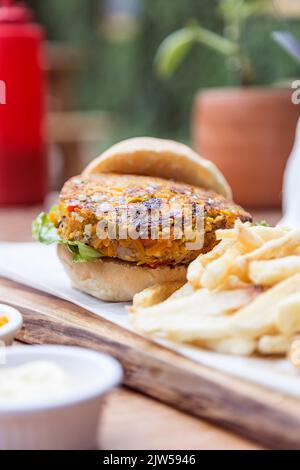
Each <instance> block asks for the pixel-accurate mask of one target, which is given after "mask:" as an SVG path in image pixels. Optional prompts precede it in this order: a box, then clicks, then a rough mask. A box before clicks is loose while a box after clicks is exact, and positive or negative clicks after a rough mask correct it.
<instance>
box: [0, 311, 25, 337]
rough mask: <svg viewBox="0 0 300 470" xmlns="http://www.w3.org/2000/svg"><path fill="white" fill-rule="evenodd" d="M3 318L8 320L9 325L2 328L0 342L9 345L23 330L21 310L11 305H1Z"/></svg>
mask: <svg viewBox="0 0 300 470" xmlns="http://www.w3.org/2000/svg"><path fill="white" fill-rule="evenodd" d="M2 316H4V317H7V318H8V323H6V324H5V325H3V326H1V327H0V341H3V342H4V343H5V344H6V345H9V344H11V343H12V342H13V340H14V338H15V337H16V336H17V334H18V332H19V331H20V329H21V328H22V324H23V318H22V315H21V313H20V312H19V310H17V309H15V308H13V307H10V306H9V305H4V304H0V317H2Z"/></svg>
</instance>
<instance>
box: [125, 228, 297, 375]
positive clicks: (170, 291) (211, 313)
mask: <svg viewBox="0 0 300 470" xmlns="http://www.w3.org/2000/svg"><path fill="white" fill-rule="evenodd" d="M216 238H217V240H219V243H218V245H216V246H215V248H214V249H213V250H212V251H210V252H209V253H206V254H204V255H200V256H199V257H198V258H196V259H195V260H194V261H193V262H192V263H191V264H190V266H189V268H188V274H187V280H188V282H187V283H186V284H184V285H183V286H182V287H180V288H179V289H178V288H177V286H176V287H175V286H174V283H166V284H164V285H158V286H153V287H152V288H150V289H146V290H145V291H143V292H142V293H140V294H138V295H137V296H135V298H134V303H133V307H132V309H131V313H134V312H135V313H134V314H133V315H131V319H132V323H133V326H134V328H135V329H136V330H138V331H140V332H141V333H144V334H159V335H161V336H163V337H165V338H168V339H171V340H173V341H181V342H186V343H189V344H193V345H195V346H200V347H205V348H207V349H211V350H214V351H217V352H220V353H225V354H235V355H242V356H249V355H251V354H253V353H254V352H258V353H259V354H263V355H270V354H281V355H282V354H285V353H286V352H287V351H288V350H290V354H289V357H290V358H291V361H292V362H293V364H294V363H295V361H296V360H294V359H295V357H296V355H297V358H298V359H297V361H298V362H297V364H296V363H295V365H297V367H300V337H299V338H298V349H297V350H296V347H295V346H294V347H293V348H294V349H293V348H292V347H291V344H292V345H293V344H295V341H294V340H295V338H297V334H298V333H299V334H300V229H296V230H295V229H287V228H282V227H275V228H273V227H264V226H252V225H251V224H250V223H245V224H243V223H242V222H240V221H237V222H236V223H235V226H234V228H233V229H230V230H223V229H222V230H217V232H216ZM168 284H171V285H172V286H170V285H168ZM292 357H293V359H292Z"/></svg>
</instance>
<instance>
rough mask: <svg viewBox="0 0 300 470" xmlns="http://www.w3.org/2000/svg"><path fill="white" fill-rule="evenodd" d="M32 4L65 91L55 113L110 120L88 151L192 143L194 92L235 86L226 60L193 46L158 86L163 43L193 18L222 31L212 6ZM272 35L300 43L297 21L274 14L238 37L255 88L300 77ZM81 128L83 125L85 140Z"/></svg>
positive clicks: (110, 1)
mask: <svg viewBox="0 0 300 470" xmlns="http://www.w3.org/2000/svg"><path fill="white" fill-rule="evenodd" d="M295 1H297V0H295ZM29 3H30V5H31V7H32V8H33V9H34V11H35V12H36V16H37V19H38V20H39V21H40V22H41V23H42V24H44V25H45V27H46V30H47V35H48V39H49V41H50V45H51V50H52V48H53V49H54V51H52V52H51V54H52V55H51V60H52V62H53V63H54V65H53V64H52V65H51V67H52V68H53V67H54V68H55V67H56V68H58V69H59V68H61V70H58V71H56V75H58V78H57V77H55V79H54V80H56V81H59V80H61V81H62V82H65V85H64V86H65V87H66V89H67V90H66V91H64V87H63V86H62V87H61V88H59V86H57V83H55V86H56V88H58V90H59V91H58V92H57V91H55V93H56V96H55V97H54V99H52V102H51V107H52V109H54V110H55V109H59V110H61V109H62V110H64V111H65V110H76V111H101V112H102V111H105V112H108V114H103V116H104V117H107V120H106V119H104V120H103V129H102V133H101V136H99V142H93V140H97V138H96V136H89V138H88V139H86V138H85V136H83V140H88V141H89V144H90V147H89V152H92V149H91V148H92V147H96V148H97V149H99V147H100V148H101V147H106V146H107V145H108V144H110V143H112V142H115V141H117V140H120V139H121V138H124V137H130V136H136V135H145V134H148V135H153V136H164V137H166V136H168V137H172V138H177V139H179V140H183V141H187V142H189V139H190V132H189V131H190V129H189V125H190V116H191V107H192V102H193V97H194V95H195V93H196V92H197V91H198V90H199V89H202V88H207V87H218V86H224V85H234V84H235V83H234V82H233V80H232V78H231V76H230V74H229V72H228V69H227V67H226V63H225V59H224V58H223V57H222V56H220V55H219V54H218V53H216V52H213V51H211V50H209V49H208V48H205V47H203V46H198V47H197V46H196V47H194V49H193V50H192V53H190V54H189V56H188V58H187V59H185V61H184V63H183V65H182V66H181V67H180V68H179V70H178V71H177V72H176V73H175V75H174V76H173V77H172V78H171V79H170V80H168V81H165V82H164V81H161V80H159V79H158V78H157V77H156V74H155V71H154V68H153V59H154V56H155V52H156V50H157V47H158V45H159V44H160V42H161V41H162V39H163V38H164V37H165V36H166V35H168V34H169V33H170V32H172V31H174V30H176V29H177V28H180V27H181V26H183V25H185V24H186V23H187V22H188V21H189V20H191V19H195V18H196V19H198V21H199V22H200V23H201V24H202V25H203V26H205V27H207V28H210V29H212V30H214V31H216V32H222V22H221V20H220V18H219V16H218V15H217V13H216V5H217V3H218V2H217V0H63V1H61V0H43V1H41V0H30V1H29ZM274 29H288V30H289V31H291V32H293V33H294V34H295V35H296V36H298V38H300V33H299V31H300V18H297V17H293V18H286V17H285V16H281V14H280V11H277V12H275V14H274V16H273V17H271V16H268V17H263V18H254V19H253V20H251V21H250V22H248V24H247V26H246V28H245V29H244V31H243V41H244V43H245V45H246V47H247V49H248V50H249V51H250V54H251V56H252V58H253V60H254V61H255V65H256V71H257V77H256V82H257V84H259V85H261V84H272V83H274V82H277V81H280V80H282V79H285V78H287V77H289V78H290V77H295V78H296V77H297V75H299V69H298V65H297V63H296V62H295V61H293V60H292V59H291V58H290V57H289V56H288V55H287V54H285V53H284V52H283V51H282V50H281V49H280V48H279V47H278V46H277V45H276V44H275V43H274V42H273V41H272V39H271V37H270V33H271V31H272V30H274ZM64 75H65V76H64ZM55 86H54V88H55ZM70 88H71V90H70ZM60 94H61V96H60ZM65 94H68V99H66V96H65ZM60 101H62V102H63V103H60ZM64 101H65V102H64ZM93 116H94V114H93ZM96 125H97V124H95V126H96ZM79 127H81V126H80V125H79ZM86 127H88V125H87V124H86V123H85V124H84V125H83V126H82V129H83V131H82V132H83V133H84V129H85V128H86Z"/></svg>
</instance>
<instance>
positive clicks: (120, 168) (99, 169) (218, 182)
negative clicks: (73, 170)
mask: <svg viewBox="0 0 300 470" xmlns="http://www.w3.org/2000/svg"><path fill="white" fill-rule="evenodd" d="M95 173H121V174H128V175H143V176H158V177H160V178H165V179H171V180H172V179H173V180H175V181H177V182H181V183H187V184H191V185H193V186H199V187H201V188H205V189H211V190H214V191H215V192H216V193H218V194H221V195H222V196H224V197H225V198H227V199H232V192H231V189H230V186H229V184H228V183H227V181H226V180H225V178H224V176H223V175H222V173H221V172H220V171H219V170H218V168H217V167H216V166H215V165H214V164H213V163H212V162H211V161H209V160H206V159H205V158H203V157H200V155H198V154H197V153H196V152H194V151H193V150H192V149H191V148H190V147H188V146H187V145H184V144H181V143H179V142H175V141H173V140H166V139H156V138H153V137H136V138H134V139H128V140H123V141H122V142H119V143H118V144H116V145H113V146H112V147H110V148H109V149H108V150H106V151H105V152H104V153H102V154H101V155H99V157H97V158H95V159H94V160H93V161H92V162H91V163H90V164H89V165H88V166H87V167H86V169H85V170H84V171H83V175H90V174H95Z"/></svg>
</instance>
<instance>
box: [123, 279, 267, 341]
mask: <svg viewBox="0 0 300 470" xmlns="http://www.w3.org/2000/svg"><path fill="white" fill-rule="evenodd" d="M257 294H258V291H257V289H256V288H255V287H252V286H250V287H247V288H245V289H239V290H238V289H237V290H235V291H220V292H210V291H208V290H207V289H198V290H197V291H195V292H194V293H193V294H192V295H190V296H188V297H182V298H180V297H179V298H178V297H177V298H176V297H175V298H173V299H171V298H170V299H167V300H166V301H165V302H162V303H161V304H159V305H154V306H152V307H149V308H144V309H138V311H137V313H136V314H134V315H132V317H131V319H132V324H133V326H134V328H135V329H137V330H138V331H140V332H143V333H145V334H152V333H155V332H161V333H162V334H163V335H164V336H167V337H169V338H172V339H176V340H177V341H199V340H211V339H222V338H224V336H225V337H226V336H228V335H229V334H230V320H231V315H232V314H233V313H234V312H235V311H237V310H238V309H239V308H241V307H242V306H244V305H246V304H248V303H249V302H251V301H252V300H253V299H254V298H255V296H256V295H257Z"/></svg>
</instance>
